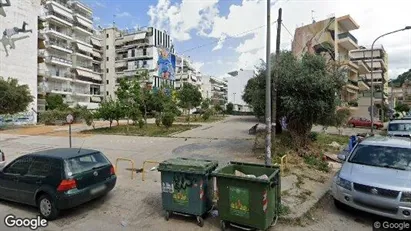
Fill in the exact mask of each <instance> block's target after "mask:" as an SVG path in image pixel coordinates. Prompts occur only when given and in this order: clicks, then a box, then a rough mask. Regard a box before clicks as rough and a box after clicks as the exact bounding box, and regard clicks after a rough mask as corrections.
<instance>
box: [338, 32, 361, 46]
mask: <svg viewBox="0 0 411 231" xmlns="http://www.w3.org/2000/svg"><path fill="white" fill-rule="evenodd" d="M344 38H350V39H351V40H353V41H354V42H355V43H356V44H357V43H358V40H357V39H356V38H355V37H354V35H352V34H351V33H350V32H345V33H341V34H339V35H338V39H344Z"/></svg>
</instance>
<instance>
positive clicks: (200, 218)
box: [197, 216, 204, 227]
mask: <svg viewBox="0 0 411 231" xmlns="http://www.w3.org/2000/svg"><path fill="white" fill-rule="evenodd" d="M197 225H198V226H200V227H203V226H204V219H203V218H202V217H201V216H197Z"/></svg>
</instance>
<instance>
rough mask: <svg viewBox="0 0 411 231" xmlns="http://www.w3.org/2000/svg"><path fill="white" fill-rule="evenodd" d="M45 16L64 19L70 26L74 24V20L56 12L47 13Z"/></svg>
mask: <svg viewBox="0 0 411 231" xmlns="http://www.w3.org/2000/svg"><path fill="white" fill-rule="evenodd" d="M45 15H46V16H50V15H51V16H56V17H57V18H59V19H62V20H65V21H67V22H69V23H70V24H71V23H73V20H72V19H70V18H67V17H65V16H63V15H61V14H59V13H56V12H54V11H48V12H46V13H45Z"/></svg>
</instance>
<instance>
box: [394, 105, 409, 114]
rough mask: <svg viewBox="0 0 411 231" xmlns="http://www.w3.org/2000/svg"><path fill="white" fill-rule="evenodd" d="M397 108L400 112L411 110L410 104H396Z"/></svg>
mask: <svg viewBox="0 0 411 231" xmlns="http://www.w3.org/2000/svg"><path fill="white" fill-rule="evenodd" d="M395 110H396V111H398V112H403V113H404V112H405V113H406V112H409V111H410V107H409V106H408V104H404V103H398V104H397V106H395Z"/></svg>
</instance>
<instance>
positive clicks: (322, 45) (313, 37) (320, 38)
mask: <svg viewBox="0 0 411 231" xmlns="http://www.w3.org/2000/svg"><path fill="white" fill-rule="evenodd" d="M334 27H335V18H334V17H333V18H329V19H326V20H323V21H320V22H316V23H313V24H310V25H307V26H304V27H300V28H297V29H296V32H295V36H294V40H293V44H292V52H293V54H294V55H296V56H301V55H302V54H304V53H306V52H308V53H310V54H322V55H326V56H328V58H331V59H332V60H335V51H334V41H335V37H334V36H335V28H334Z"/></svg>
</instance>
